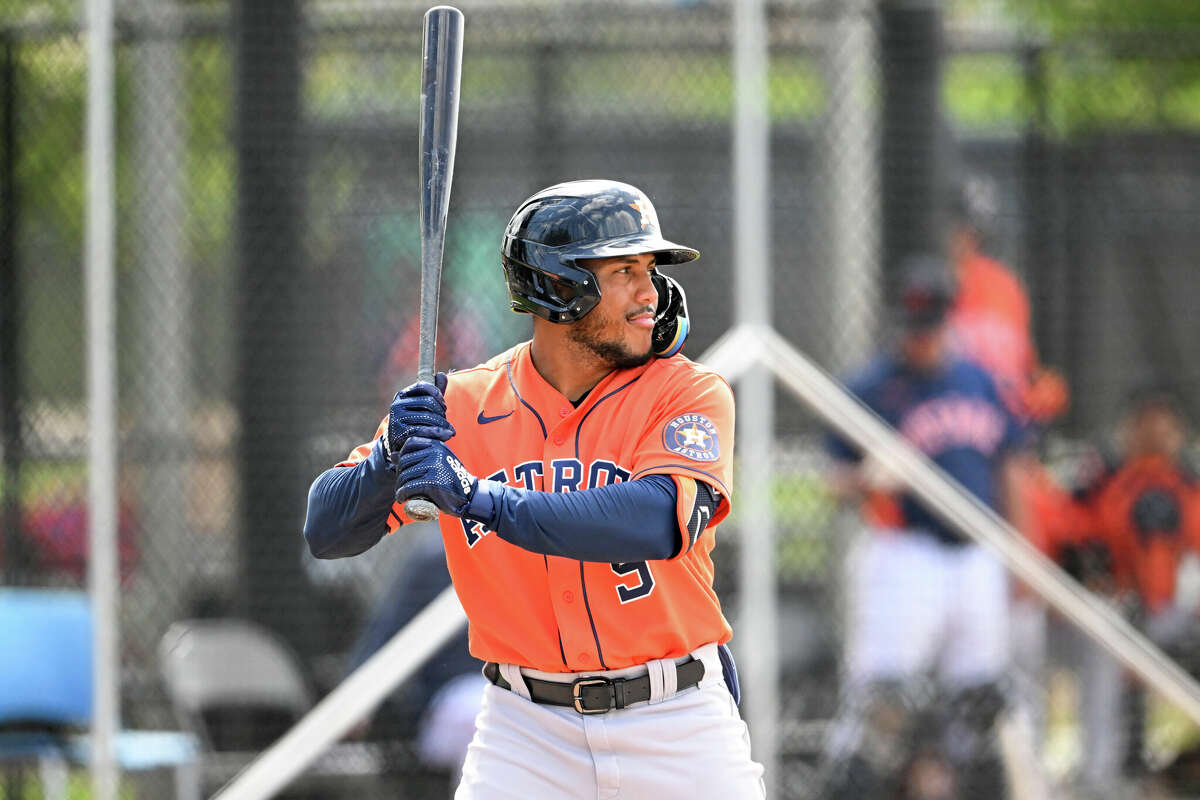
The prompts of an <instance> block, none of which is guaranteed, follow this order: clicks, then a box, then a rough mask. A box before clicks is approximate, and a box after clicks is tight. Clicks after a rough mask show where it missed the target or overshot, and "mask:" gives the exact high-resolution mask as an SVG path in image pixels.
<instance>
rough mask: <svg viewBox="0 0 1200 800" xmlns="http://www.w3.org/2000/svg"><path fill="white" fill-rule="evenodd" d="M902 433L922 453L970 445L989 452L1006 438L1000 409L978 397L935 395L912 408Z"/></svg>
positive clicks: (931, 453)
mask: <svg viewBox="0 0 1200 800" xmlns="http://www.w3.org/2000/svg"><path fill="white" fill-rule="evenodd" d="M900 432H901V433H903V434H904V437H905V438H906V439H908V440H909V441H910V442H912V443H913V444H914V445H915V446H916V447H917V448H919V449H920V450H921V451H922V452H923V453H926V454H929V455H937V454H938V453H943V452H945V451H947V450H951V449H954V448H956V447H967V448H971V449H974V450H978V451H979V452H981V453H985V454H988V455H990V454H991V453H994V452H995V451H996V448H997V447H998V446H999V444H1000V442H1001V440H1002V439H1003V438H1004V417H1003V416H1002V415H1001V412H1000V409H998V408H997V407H996V406H994V405H992V404H991V403H988V402H986V401H985V400H983V399H982V398H978V397H964V396H962V395H950V396H947V397H935V398H932V399H930V400H927V401H925V402H924V403H921V404H920V405H918V406H916V407H915V408H913V410H912V411H911V412H909V413H908V415H906V416H905V418H904V419H903V420H902V422H901V425H900Z"/></svg>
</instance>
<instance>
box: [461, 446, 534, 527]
mask: <svg viewBox="0 0 1200 800" xmlns="http://www.w3.org/2000/svg"><path fill="white" fill-rule="evenodd" d="M533 463H536V462H533ZM521 466H522V467H523V466H526V464H522V465H521ZM539 474H540V470H539ZM487 479H488V480H489V481H496V482H497V483H508V475H507V474H506V473H505V471H504V470H500V471H499V472H493V473H492V474H491V475H488V476H487ZM526 488H529V487H526ZM458 521H459V522H461V523H462V527H463V536H465V537H466V539H467V547H474V546H475V543H476V542H478V541H479V540H480V539H482V538H483V537H484V536H487V535H488V534H489V533H494V532H495V531H493V530H492V529H491V528H489V527H488V526H486V525H484V524H483V523H482V522H476V521H475V520H472V519H466V518H465V517H459V518H458Z"/></svg>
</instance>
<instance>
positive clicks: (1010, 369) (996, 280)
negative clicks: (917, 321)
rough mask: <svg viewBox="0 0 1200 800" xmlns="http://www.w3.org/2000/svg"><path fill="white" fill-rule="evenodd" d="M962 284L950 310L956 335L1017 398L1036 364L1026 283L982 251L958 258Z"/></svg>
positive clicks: (1009, 396)
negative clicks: (962, 258) (1022, 284)
mask: <svg viewBox="0 0 1200 800" xmlns="http://www.w3.org/2000/svg"><path fill="white" fill-rule="evenodd" d="M958 284H959V286H958V296H957V298H956V299H955V302H954V309H953V311H952V312H951V315H950V320H951V324H952V326H953V329H954V335H955V337H956V338H957V339H958V341H959V343H960V344H961V345H962V348H963V350H964V351H965V352H966V353H967V355H968V356H969V357H970V358H972V359H973V360H975V361H977V362H979V363H980V364H981V365H982V366H983V367H984V368H985V369H987V371H988V372H990V373H992V377H993V378H994V379H995V381H996V386H997V388H999V389H1000V393H1001V395H1003V396H1004V397H1005V399H1006V401H1008V400H1010V399H1012V400H1013V401H1014V402H1015V399H1016V398H1017V397H1018V396H1019V394H1020V392H1021V391H1022V390H1023V388H1024V387H1025V384H1026V383H1027V382H1028V381H1029V376H1030V374H1031V373H1032V371H1033V369H1034V367H1036V366H1037V356H1036V354H1035V350H1034V346H1033V341H1032V339H1031V338H1030V334H1029V324H1030V314H1029V298H1028V297H1027V296H1026V294H1025V289H1024V288H1023V287H1022V286H1021V283H1020V281H1018V280H1017V278H1016V277H1015V276H1014V275H1013V274H1012V273H1011V272H1009V271H1008V269H1006V268H1005V267H1004V266H1002V265H1001V264H999V263H997V262H996V261H993V260H992V259H990V258H988V257H986V256H983V255H979V254H975V255H973V256H971V257H970V258H967V259H965V260H964V261H963V262H962V263H961V264H959V266H958ZM1014 402H1009V405H1010V406H1013V404H1014Z"/></svg>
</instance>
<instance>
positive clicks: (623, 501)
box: [464, 475, 681, 562]
mask: <svg viewBox="0 0 1200 800" xmlns="http://www.w3.org/2000/svg"><path fill="white" fill-rule="evenodd" d="M675 493H676V488H675V481H674V480H673V479H672V478H671V477H670V476H669V475H648V476H646V477H644V478H639V479H637V480H634V481H624V482H622V483H614V484H610V485H608V486H599V487H597V488H595V489H584V490H582V491H578V492H538V491H531V490H528V489H519V488H517V487H514V486H504V485H503V484H501V483H498V482H496V481H489V480H481V481H479V488H478V489H477V490H476V492H475V495H474V497H472V499H471V504H470V506H469V507H468V508H467V511H466V513H465V514H464V516H466V517H467V518H468V519H472V520H475V521H476V522H482V523H483V524H484V525H486V526H488V527H489V528H491V529H492V530H493V531H495V532H496V533H497V534H498V535H499V536H500V538H501V539H503V540H504V541H506V542H509V543H511V544H515V545H517V546H518V547H521V548H524V549H525V550H529V551H531V552H534V553H542V554H544V555H548V556H563V557H565V558H573V559H576V560H578V561H599V562H621V561H656V560H662V559H667V558H671V557H672V556H674V555H675V554H676V553H678V552H679V547H680V541H681V536H680V533H679V524H678V522H677V521H676V518H675V496H676V494H675Z"/></svg>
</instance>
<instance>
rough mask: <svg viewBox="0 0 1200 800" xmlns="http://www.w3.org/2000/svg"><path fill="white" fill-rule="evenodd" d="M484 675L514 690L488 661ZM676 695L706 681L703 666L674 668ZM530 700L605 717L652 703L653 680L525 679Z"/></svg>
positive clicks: (695, 663)
mask: <svg viewBox="0 0 1200 800" xmlns="http://www.w3.org/2000/svg"><path fill="white" fill-rule="evenodd" d="M483 675H484V677H485V678H487V679H488V680H489V681H491V682H492V683H494V684H496V685H497V686H499V687H500V688H501V689H509V690H511V689H512V686H510V685H509V683H508V681H506V680H504V678H503V676H501V675H500V665H499V664H496V663H494V662H491V661H489V662H488V663H487V664H485V665H484V667H483ZM675 675H676V679H675V680H676V684H677V685H676V691H682V690H684V689H690V688H692V687H693V686H695V685H697V684H698V683H700V679H701V678H703V677H704V662H703V661H700V660H698V659H695V658H691V657H689V658H688V660H687V661H685V662H683V663H682V664H678V665H676V667H675ZM525 685H526V686H528V687H529V696H530V699H532V700H533V701H534V702H535V703H542V704H543V705H548V706H566V707H567V708H573V709H575V710H576V711H578V712H579V713H580V714H603V713H604V712H606V711H611V710H612V709H614V708H625V707H626V706H628V705H632V704H634V703H641V702H645V701H646V700H649V699H650V676H649V675H648V674H647V675H642V676H640V677H637V678H602V677H600V676H599V675H592V676H588V677H583V678H576V679H575V680H573V681H571V682H570V683H560V682H558V681H543V680H538V679H537V678H530V677H526V678H525Z"/></svg>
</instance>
